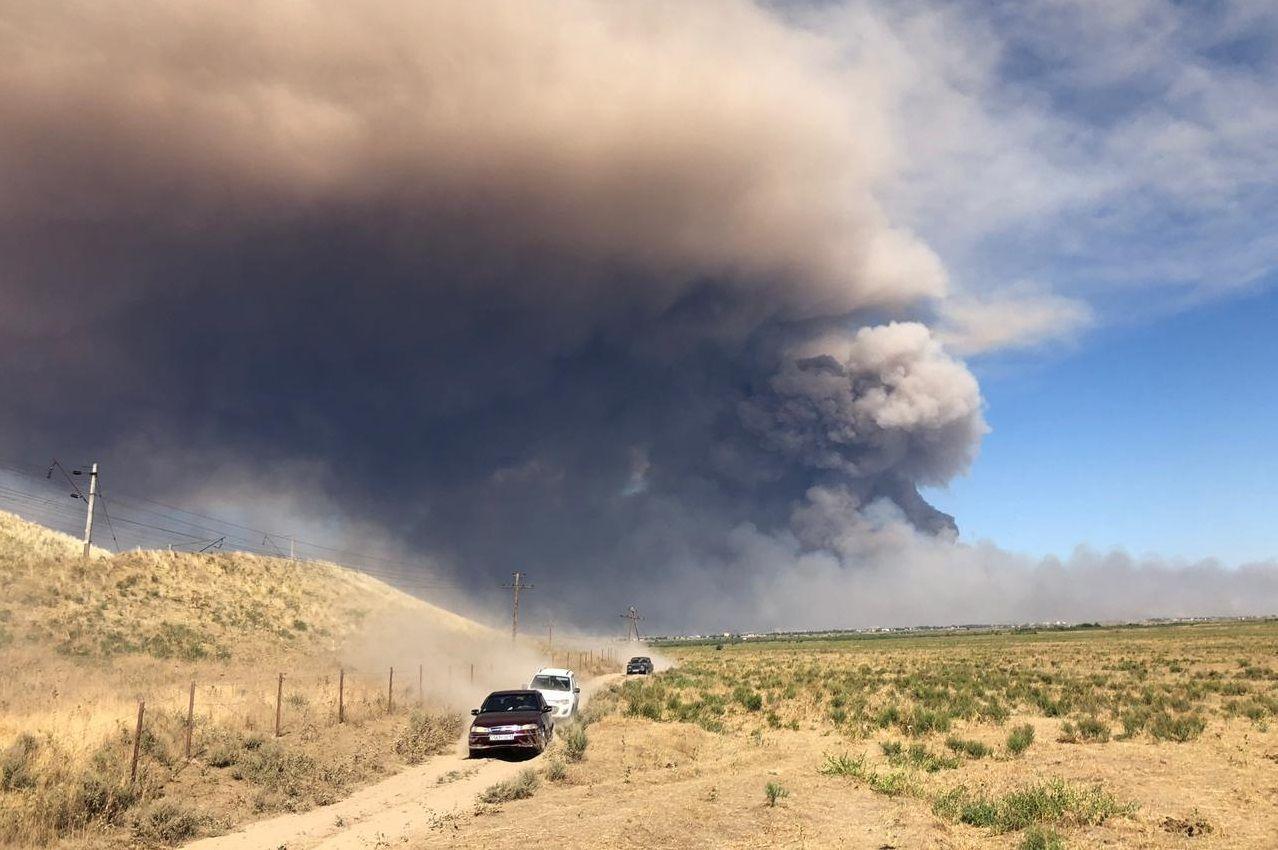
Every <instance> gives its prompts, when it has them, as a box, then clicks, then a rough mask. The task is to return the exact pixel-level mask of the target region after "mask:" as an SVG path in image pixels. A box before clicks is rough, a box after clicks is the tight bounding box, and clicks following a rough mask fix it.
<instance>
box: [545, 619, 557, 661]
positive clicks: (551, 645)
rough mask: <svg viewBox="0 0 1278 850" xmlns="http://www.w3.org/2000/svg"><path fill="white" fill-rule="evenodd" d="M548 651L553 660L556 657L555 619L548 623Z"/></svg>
mask: <svg viewBox="0 0 1278 850" xmlns="http://www.w3.org/2000/svg"><path fill="white" fill-rule="evenodd" d="M546 651H547V652H549V653H550V657H551V659H552V660H553V659H554V655H555V621H554V620H553V619H552V620H551V621H550V622H548V623H546Z"/></svg>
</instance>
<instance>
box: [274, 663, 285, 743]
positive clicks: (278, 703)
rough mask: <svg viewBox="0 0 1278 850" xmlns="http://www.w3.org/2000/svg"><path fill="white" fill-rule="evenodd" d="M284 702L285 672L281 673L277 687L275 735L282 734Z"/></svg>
mask: <svg viewBox="0 0 1278 850" xmlns="http://www.w3.org/2000/svg"><path fill="white" fill-rule="evenodd" d="M283 703H284V674H283V673H281V674H280V679H279V684H278V685H276V687H275V737H276V738H278V737H279V736H280V708H281V706H282V705H283Z"/></svg>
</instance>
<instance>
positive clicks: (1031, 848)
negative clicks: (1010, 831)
mask: <svg viewBox="0 0 1278 850" xmlns="http://www.w3.org/2000/svg"><path fill="white" fill-rule="evenodd" d="M1017 850H1065V839H1063V838H1061V836H1060V833H1058V832H1057V831H1056V830H1054V829H1046V828H1044V827H1041V826H1032V827H1030V828H1029V829H1027V830H1026V831H1025V837H1024V838H1022V839H1021V843H1020V844H1019V845H1017Z"/></svg>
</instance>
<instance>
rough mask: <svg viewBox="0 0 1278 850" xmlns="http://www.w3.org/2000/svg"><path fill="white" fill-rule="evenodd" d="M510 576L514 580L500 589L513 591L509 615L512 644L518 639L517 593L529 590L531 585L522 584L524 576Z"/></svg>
mask: <svg viewBox="0 0 1278 850" xmlns="http://www.w3.org/2000/svg"><path fill="white" fill-rule="evenodd" d="M511 575H512V576H514V577H515V580H514V581H513V582H511V583H510V584H503V585H502V587H506V588H511V589H513V590H514V591H515V605H514V608H513V609H512V610H511V615H510V642H511V643H514V642H515V639H516V638H517V637H519V591H521V590H531V589H532V587H533V585H531V584H527V583H525V582H524V574H523V573H521V572H513V573H511Z"/></svg>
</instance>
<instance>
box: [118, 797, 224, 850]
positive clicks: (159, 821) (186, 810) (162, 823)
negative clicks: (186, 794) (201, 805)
mask: <svg viewBox="0 0 1278 850" xmlns="http://www.w3.org/2000/svg"><path fill="white" fill-rule="evenodd" d="M207 820H208V818H206V817H204V816H203V815H200V814H199V813H198V812H196V811H195V810H193V809H191V808H190V807H188V806H187V805H186V804H185V803H181V802H178V801H177V800H173V799H169V798H163V799H160V800H156V801H155V802H153V803H150V804H149V805H147V806H144V807H142V809H141V811H139V812H138V813H137V814H136V815H134V817H133V836H134V838H135V839H136V840H138V841H140V842H143V843H147V844H164V845H170V846H171V845H174V844H180V843H182V842H183V841H186V840H188V839H190V838H194V837H195V836H196V835H198V834H199V833H200V831H201V829H202V828H203V826H204V824H205V823H206V821H207Z"/></svg>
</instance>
